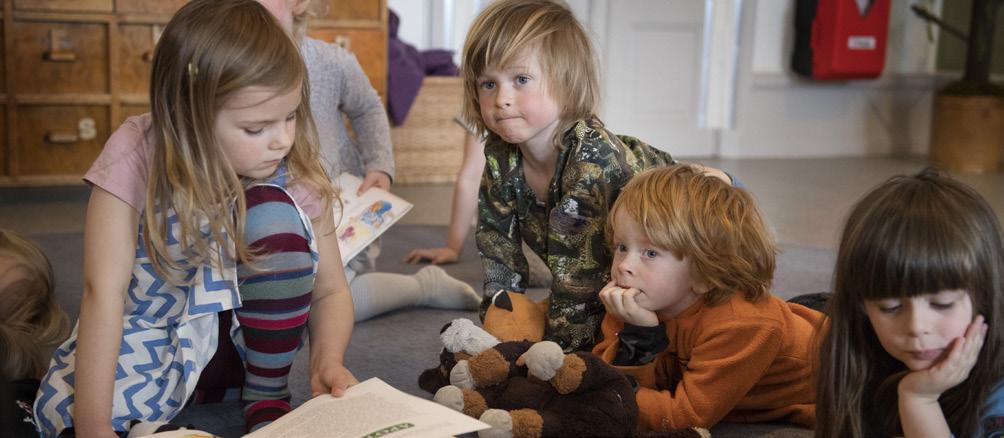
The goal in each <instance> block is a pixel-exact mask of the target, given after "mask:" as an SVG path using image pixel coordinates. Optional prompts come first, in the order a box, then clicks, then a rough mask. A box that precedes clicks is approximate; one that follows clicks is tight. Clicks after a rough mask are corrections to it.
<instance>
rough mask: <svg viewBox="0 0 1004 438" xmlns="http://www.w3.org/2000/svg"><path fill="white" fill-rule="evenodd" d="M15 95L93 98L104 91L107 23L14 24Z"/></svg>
mask: <svg viewBox="0 0 1004 438" xmlns="http://www.w3.org/2000/svg"><path fill="white" fill-rule="evenodd" d="M13 27H14V29H13V30H14V58H15V59H16V63H15V64H14V69H15V70H14V89H15V90H16V91H17V93H18V94H66V93H77V94H94V93H107V92H108V91H109V89H108V25H107V23H57V22H41V21H15V22H14V25H13Z"/></svg>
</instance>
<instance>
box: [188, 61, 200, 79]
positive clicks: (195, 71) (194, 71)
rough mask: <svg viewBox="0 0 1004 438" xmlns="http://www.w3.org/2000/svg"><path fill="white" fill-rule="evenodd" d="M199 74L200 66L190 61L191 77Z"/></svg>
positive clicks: (193, 77) (189, 71)
mask: <svg viewBox="0 0 1004 438" xmlns="http://www.w3.org/2000/svg"><path fill="white" fill-rule="evenodd" d="M198 75H199V67H198V66H196V65H195V64H193V63H191V62H189V63H188V76H189V78H190V79H195V77H196V76H198Z"/></svg>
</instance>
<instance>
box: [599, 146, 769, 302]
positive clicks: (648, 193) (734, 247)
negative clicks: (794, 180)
mask: <svg viewBox="0 0 1004 438" xmlns="http://www.w3.org/2000/svg"><path fill="white" fill-rule="evenodd" d="M621 211H623V212H624V213H626V214H627V215H628V216H629V217H631V218H632V219H634V220H635V221H636V222H637V223H638V224H639V226H640V227H641V228H642V230H644V232H645V237H646V238H648V240H649V241H651V242H652V244H653V245H656V246H657V247H658V248H659V249H662V250H668V251H670V252H672V253H673V255H675V256H677V257H679V258H686V259H688V260H690V264H691V272H692V275H693V276H694V277H695V280H696V281H698V282H700V283H703V284H704V285H706V286H708V287H709V291H708V292H707V293H706V294H704V299H705V301H706V302H707V303H708V304H710V305H714V304H718V303H721V302H723V301H725V300H727V299H728V297H729V296H730V295H731V294H732V293H733V292H741V293H743V294H744V295H745V297H746V299H747V300H749V301H756V300H758V299H760V298H762V297H765V296H767V295H769V294H770V285H771V281H772V280H773V278H774V263H775V261H774V258H775V255H776V254H777V248H776V246H775V244H774V239H773V238H772V237H771V235H770V233H769V232H768V231H767V227H766V225H765V224H764V222H763V218H762V217H761V216H760V212H759V210H758V209H757V207H756V203H755V202H754V201H753V198H752V197H751V196H750V195H749V193H747V192H746V191H745V190H743V189H740V188H736V187H732V186H731V185H729V184H728V183H726V182H725V181H722V180H721V179H718V178H716V177H714V176H710V175H705V174H703V173H702V172H701V171H699V170H698V169H695V168H693V167H690V166H686V165H677V166H667V167H658V168H655V169H651V170H648V171H646V172H644V173H641V174H638V175H636V176H635V177H634V178H632V179H631V181H629V182H628V183H627V185H625V186H624V190H623V191H622V192H621V194H620V196H619V197H618V198H617V201H615V202H614V205H613V207H611V209H610V214H609V215H608V216H607V218H608V220H607V236H613V229H614V227H616V225H617V224H616V218H617V213H618V212H621Z"/></svg>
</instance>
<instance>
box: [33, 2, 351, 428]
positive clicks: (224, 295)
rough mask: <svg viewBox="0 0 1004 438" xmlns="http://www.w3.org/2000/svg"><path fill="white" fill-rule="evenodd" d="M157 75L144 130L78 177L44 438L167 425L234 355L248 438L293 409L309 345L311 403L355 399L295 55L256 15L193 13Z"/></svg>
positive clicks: (184, 13) (326, 200) (342, 296)
mask: <svg viewBox="0 0 1004 438" xmlns="http://www.w3.org/2000/svg"><path fill="white" fill-rule="evenodd" d="M152 69H153V75H152V80H151V91H150V102H151V106H152V114H149V115H144V116H137V117H133V118H130V119H129V120H127V121H126V122H125V123H124V124H123V125H122V127H120V128H119V129H118V130H117V131H116V132H115V133H114V134H113V135H112V137H111V138H110V139H109V140H108V143H107V144H106V146H105V149H104V151H103V152H102V155H101V156H100V157H99V158H98V160H97V161H96V162H95V163H94V165H93V166H92V167H91V169H90V171H88V173H87V175H86V176H85V180H87V181H88V182H89V183H90V184H91V185H92V186H93V190H92V193H91V199H90V202H89V205H88V209H87V218H86V224H85V231H84V294H83V298H82V301H81V310H80V319H79V322H78V325H77V328H76V331H75V332H74V335H73V336H71V339H70V340H69V341H67V342H66V343H64V344H63V345H62V346H61V347H60V348H59V349H58V350H57V352H56V353H55V355H54V356H53V359H52V361H51V363H50V367H49V372H48V374H47V375H46V376H45V378H44V379H43V382H42V386H41V389H40V390H39V396H38V399H37V401H36V404H35V412H36V417H37V419H38V422H39V429H40V432H41V433H42V435H44V436H54V435H57V434H59V433H64V432H75V433H77V434H79V435H86V436H101V437H110V436H115V435H116V434H117V433H122V432H125V431H126V430H127V429H128V428H129V426H130V424H131V422H132V421H133V420H139V421H167V420H170V419H171V418H173V417H174V416H175V415H176V414H177V413H178V411H179V410H180V409H181V407H182V406H183V405H184V404H185V403H186V402H187V401H188V400H189V399H190V398H191V397H192V395H193V393H195V389H196V386H197V384H198V383H199V381H200V377H201V376H203V374H212V373H209V371H211V370H207V366H208V365H209V363H210V360H211V359H213V357H214V354H225V353H226V351H227V350H229V349H232V348H234V347H236V350H237V352H238V353H239V356H240V358H241V360H242V361H243V362H244V371H243V372H242V370H237V369H228V370H225V371H224V372H223V373H224V374H231V375H233V374H236V375H243V377H244V384H243V388H242V391H241V399H242V401H243V403H244V414H245V419H246V422H247V426H248V430H253V429H255V428H257V427H259V426H261V425H263V424H266V423H267V422H269V421H270V420H272V419H274V418H277V417H278V416H280V415H282V414H283V413H285V412H287V411H288V410H289V409H290V406H289V390H288V385H287V377H288V373H289V368H290V365H291V363H292V360H293V357H294V356H295V353H296V351H297V349H298V348H299V347H300V346H301V344H302V340H303V337H304V336H305V335H306V332H308V331H309V334H310V338H311V348H310V381H311V388H312V391H313V392H314V393H315V394H318V393H332V394H334V395H336V396H337V395H340V394H341V393H342V392H343V391H344V389H345V388H346V387H347V386H348V385H351V384H353V383H354V382H355V379H354V377H353V376H352V374H351V373H350V372H349V371H348V370H346V369H345V367H344V365H343V356H344V352H345V348H346V346H347V344H348V340H349V335H350V333H351V330H352V322H353V321H352V302H351V297H350V295H349V292H348V285H347V283H346V280H345V275H344V273H343V271H342V268H341V263H340V256H339V254H338V246H337V242H336V238H335V234H334V233H333V229H334V218H333V215H332V214H331V204H332V200H333V199H334V197H335V193H334V191H333V189H332V187H331V185H330V183H329V179H328V176H327V174H326V173H325V170H324V169H323V167H322V166H321V164H320V159H319V153H318V151H317V148H316V141H315V140H316V138H315V133H314V128H313V124H312V120H311V116H310V111H309V95H310V91H309V88H308V86H307V73H306V67H305V66H304V64H303V61H302V59H301V58H300V56H299V53H298V51H297V48H296V45H295V44H294V43H293V41H292V40H290V39H289V37H288V36H287V35H286V34H285V32H284V31H283V29H282V28H281V27H280V25H279V24H278V23H277V22H276V20H275V18H273V17H272V16H271V14H269V12H268V11H267V10H266V9H265V8H264V7H262V6H261V5H260V4H258V3H257V2H255V1H253V0H195V1H192V2H190V3H188V4H186V5H185V6H183V7H182V8H181V9H180V10H179V11H178V12H177V13H176V14H175V16H174V17H173V18H172V19H171V21H170V22H169V23H168V24H167V26H166V27H165V28H164V32H163V34H162V36H161V38H160V40H159V42H158V45H157V49H156V51H155V54H154V60H153V66H152ZM123 168H124V169H127V171H122V169H123ZM109 340H116V341H112V342H109ZM119 340H120V341H119ZM231 345H232V346H233V347H231ZM214 373H218V371H217V372H214ZM70 428H72V429H70Z"/></svg>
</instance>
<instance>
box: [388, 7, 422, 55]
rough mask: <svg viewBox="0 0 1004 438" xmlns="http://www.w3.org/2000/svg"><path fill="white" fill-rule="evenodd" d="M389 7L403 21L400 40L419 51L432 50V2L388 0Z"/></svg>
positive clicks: (399, 34)
mask: <svg viewBox="0 0 1004 438" xmlns="http://www.w3.org/2000/svg"><path fill="white" fill-rule="evenodd" d="M387 7H389V8H390V9H391V10H393V11H394V13H396V14H397V16H398V18H400V19H401V25H400V26H399V27H398V30H397V36H398V38H400V39H401V40H402V41H404V42H406V43H408V44H411V45H413V46H415V47H416V48H418V49H419V50H424V49H428V48H430V47H429V44H430V41H429V36H430V35H431V29H429V28H428V27H429V25H430V24H431V22H432V19H431V18H432V17H430V16H429V13H430V12H431V10H432V0H387Z"/></svg>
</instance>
